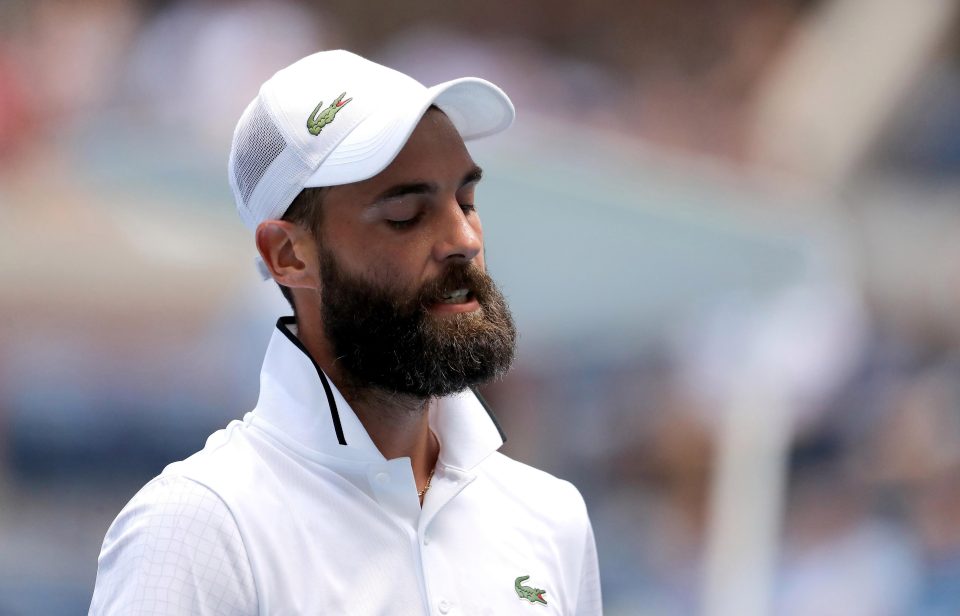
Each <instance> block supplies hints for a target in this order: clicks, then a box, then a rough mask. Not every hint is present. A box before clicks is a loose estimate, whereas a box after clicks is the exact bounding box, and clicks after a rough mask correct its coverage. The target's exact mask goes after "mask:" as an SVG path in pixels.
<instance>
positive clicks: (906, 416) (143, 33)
mask: <svg viewBox="0 0 960 616" xmlns="http://www.w3.org/2000/svg"><path fill="white" fill-rule="evenodd" d="M957 9H958V6H957V3H956V2H953V1H950V0H923V1H920V2H918V1H910V0H819V1H814V0H673V1H670V2H665V1H656V0H629V1H628V0H607V1H605V2H591V1H590V0H530V1H528V2H523V3H514V2H507V1H505V0H486V1H485V2H477V3H454V2H443V1H441V0H408V1H407V2H397V3H393V2H356V1H353V2H350V1H346V0H330V1H328V2H315V3H306V2H292V1H284V2H273V1H270V2H268V1H266V0H261V1H255V0H253V1H246V2H226V1H223V2H221V1H211V0H206V1H194V2H164V1H152V2H150V1H146V0H141V1H134V0H86V1H83V2H81V1H79V0H36V1H26V0H19V1H18V0H2V1H0V614H3V615H20V614H45V615H59V614H84V613H86V608H87V605H88V603H89V598H90V595H91V592H92V587H93V581H94V576H95V572H96V558H97V554H98V550H99V546H100V542H101V540H102V537H103V534H104V533H105V531H106V529H107V526H108V525H109V523H110V521H111V520H112V518H113V517H114V516H115V514H116V513H117V512H118V511H119V509H120V508H121V507H122V505H123V504H124V503H125V502H126V501H127V499H129V498H130V496H131V495H132V494H133V493H134V491H135V490H136V489H137V488H138V487H139V486H140V485H142V483H143V482H144V481H146V480H147V479H148V478H150V477H151V476H153V475H155V474H156V473H158V472H159V471H160V470H161V469H162V468H163V466H164V465H165V464H166V463H167V462H169V461H172V460H174V459H179V458H181V457H183V456H185V455H187V454H189V453H190V452H192V451H194V450H196V449H198V448H200V447H201V446H202V444H203V441H204V439H205V437H206V436H207V435H208V434H209V433H210V432H212V431H213V430H215V429H217V428H218V427H220V426H222V425H224V424H225V423H226V422H227V421H229V420H230V419H231V418H234V417H239V416H240V415H242V413H244V412H245V411H247V410H249V409H250V408H251V407H252V406H253V404H254V402H255V399H256V394H257V377H258V370H259V364H260V361H261V356H262V352H263V350H264V348H265V345H266V342H267V340H268V338H269V336H270V333H271V328H272V326H273V323H274V321H275V319H276V317H277V316H278V315H279V314H281V313H286V312H287V307H286V306H285V304H284V302H283V300H282V298H281V296H280V294H279V292H278V291H277V290H276V288H275V287H274V286H273V285H271V284H268V283H263V282H260V281H259V279H258V277H257V274H256V273H255V269H254V265H253V256H254V248H253V244H252V241H251V239H250V237H249V236H248V234H247V232H246V231H245V230H244V228H243V227H242V225H241V223H240V221H239V219H238V218H237V216H236V214H235V212H234V208H233V205H232V202H231V197H230V193H229V189H228V187H227V181H226V157H227V151H228V146H229V139H230V135H231V132H232V129H233V125H234V122H235V121H236V118H237V117H239V114H240V112H241V110H242V109H243V107H244V106H245V104H246V103H247V101H248V100H249V99H250V98H252V96H253V95H254V93H255V91H256V88H257V87H258V84H259V83H260V82H261V81H262V80H264V79H265V78H266V77H268V76H269V75H270V74H271V73H272V72H273V71H274V70H276V69H277V68H279V67H282V66H284V65H286V64H287V63H289V62H291V61H293V60H294V59H296V58H298V57H300V56H302V55H306V54H307V53H310V52H312V51H314V50H317V49H321V48H336V47H347V48H350V49H352V50H355V51H358V52H360V53H362V54H364V55H367V56H368V57H370V58H372V59H375V60H377V61H380V62H383V63H386V64H388V65H391V66H394V67H396V68H398V69H401V70H404V71H406V72H408V73H410V74H412V75H413V76H415V77H417V78H419V79H420V80H421V81H424V82H426V83H428V84H431V83H435V82H437V81H440V80H443V79H447V78H451V77H455V76H461V75H464V74H472V75H478V76H481V77H485V78H488V79H491V80H493V81H494V82H496V83H498V84H500V85H502V86H503V87H504V89H505V90H506V91H507V92H508V93H509V94H510V95H511V96H512V97H513V99H514V101H515V103H516V104H517V108H518V112H519V113H518V119H517V123H516V125H515V127H514V129H512V130H511V131H509V132H508V133H506V134H505V135H504V136H501V137H498V138H496V139H493V140H490V141H489V142H477V143H476V144H475V146H474V147H473V149H474V151H475V157H476V158H477V160H478V161H479V162H480V163H481V164H482V165H483V166H484V167H485V168H486V170H487V172H488V173H487V178H488V179H486V180H485V181H484V185H483V187H482V190H481V192H480V198H479V201H478V203H479V207H480V211H481V213H482V215H483V217H484V223H485V229H486V236H487V241H488V246H487V250H488V261H489V263H490V267H491V269H492V272H493V274H494V275H495V277H496V278H497V279H498V280H499V281H500V282H501V285H502V287H503V289H504V291H505V292H506V294H507V296H508V297H509V298H510V300H511V303H512V306H513V308H514V311H515V314H516V317H517V319H518V322H519V326H520V330H521V332H522V340H521V352H520V359H519V361H518V365H517V367H516V369H515V370H514V371H513V372H512V373H511V374H510V375H509V377H508V378H507V379H506V380H504V381H503V382H501V383H497V384H494V385H491V386H489V387H488V388H487V389H486V393H487V394H488V398H489V399H490V400H491V402H492V404H493V406H494V408H496V409H497V410H498V415H499V416H500V418H501V420H502V422H503V424H504V425H505V429H506V432H507V433H508V436H509V441H508V443H507V445H506V451H507V452H508V453H509V454H511V455H513V456H515V457H517V458H519V459H521V460H523V461H526V462H529V463H531V464H533V465H536V466H540V467H542V468H545V469H547V470H549V471H551V472H553V473H555V474H557V475H559V476H561V477H564V478H567V479H570V480H572V481H574V482H575V483H576V484H577V485H578V486H579V487H580V489H581V491H582V492H583V493H584V496H585V498H586V500H587V503H588V506H589V508H590V511H591V515H592V519H593V524H594V528H595V530H596V534H597V539H598V545H599V550H600V558H601V569H602V575H603V585H604V593H605V597H604V598H605V611H606V613H607V614H609V615H612V616H618V615H665V616H672V615H683V614H710V615H724V616H726V615H737V616H744V615H745V616H751V615H757V616H760V615H764V614H778V615H779V614H784V615H793V614H796V615H803V616H829V615H833V614H837V615H843V616H876V615H900V614H904V615H906V614H910V615H913V614H919V615H930V616H939V615H947V614H958V613H960V473H958V471H960V353H958V349H960V241H958V240H957V238H958V237H960V181H958V180H960V28H958V26H960V23H958V20H960V15H958V10H957Z"/></svg>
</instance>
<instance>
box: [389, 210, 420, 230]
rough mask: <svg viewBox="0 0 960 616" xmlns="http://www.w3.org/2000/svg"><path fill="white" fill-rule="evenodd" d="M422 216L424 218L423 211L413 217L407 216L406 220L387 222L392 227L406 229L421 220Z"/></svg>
mask: <svg viewBox="0 0 960 616" xmlns="http://www.w3.org/2000/svg"><path fill="white" fill-rule="evenodd" d="M421 218H423V212H420V213H419V214H417V215H416V216H414V217H413V218H407V219H405V220H387V221H386V222H387V224H388V225H390V227H391V228H392V229H396V230H397V231H403V230H404V229H410V228H412V227H413V226H414V225H416V224H417V223H418V222H420V219H421Z"/></svg>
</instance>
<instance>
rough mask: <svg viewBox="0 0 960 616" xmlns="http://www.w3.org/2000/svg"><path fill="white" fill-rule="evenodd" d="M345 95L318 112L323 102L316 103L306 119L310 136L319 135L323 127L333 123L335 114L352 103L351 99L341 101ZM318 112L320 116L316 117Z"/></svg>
mask: <svg viewBox="0 0 960 616" xmlns="http://www.w3.org/2000/svg"><path fill="white" fill-rule="evenodd" d="M346 95H347V93H346V92H344V93H343V94H341V95H340V96H338V97H337V98H335V99H334V100H333V102H332V103H330V106H329V107H327V108H326V109H324V110H323V111H320V107H321V106H323V101H320V102H319V103H317V106H316V107H314V108H313V113H311V114H310V117H309V118H307V130H308V131H310V134H311V135H314V136H316V135H319V134H320V131H322V130H323V127H324V126H326V125H327V124H329V123H330V122H333V119H334V118H336V117H337V112H338V111H340V110H341V109H343V106H344V105H346V104H347V103H349V102H350V101H352V100H353V99H352V98H348V99H347V100H343V97H344V96H346ZM318 111H320V114H319V115H317V112H318Z"/></svg>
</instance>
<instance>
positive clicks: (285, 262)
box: [256, 220, 320, 289]
mask: <svg viewBox="0 0 960 616" xmlns="http://www.w3.org/2000/svg"><path fill="white" fill-rule="evenodd" d="M256 241H257V250H258V251H260V258H261V259H263V263H264V264H265V265H266V266H267V269H268V270H270V274H271V275H272V276H273V279H274V280H276V281H277V282H278V283H280V284H282V285H283V286H285V287H291V288H311V289H317V288H319V286H320V277H319V272H318V268H317V246H316V242H315V240H314V239H313V235H312V234H311V233H310V232H309V231H307V230H306V229H304V228H303V227H301V226H299V225H296V224H294V223H292V222H287V221H285V220H265V221H263V222H261V223H260V224H259V225H257V233H256Z"/></svg>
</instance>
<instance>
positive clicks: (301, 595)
mask: <svg viewBox="0 0 960 616" xmlns="http://www.w3.org/2000/svg"><path fill="white" fill-rule="evenodd" d="M434 490H436V491H435V492H434ZM261 496H262V498H263V499H264V500H265V501H269V503H265V502H262V503H261V507H258V508H257V511H258V512H259V515H257V516H249V517H247V516H245V515H244V514H243V513H240V514H239V517H238V524H239V525H240V527H241V532H242V534H243V536H244V544H245V546H246V548H247V552H248V556H249V558H250V561H251V566H252V568H253V571H254V577H255V580H256V584H257V588H258V600H259V603H260V610H261V613H262V614H337V615H339V614H350V615H365V614H383V615H387V614H390V615H397V614H400V615H406V614H410V615H415V614H439V615H441V616H446V615H448V614H450V615H455V614H464V615H488V614H489V615H494V614H496V615H498V616H499V615H502V614H527V613H530V614H543V615H547V614H570V613H572V611H573V609H572V607H571V606H572V602H571V597H572V596H573V595H572V592H570V591H571V590H574V589H573V588H572V586H573V585H575V583H576V581H575V580H574V579H573V578H574V575H573V573H572V572H571V571H569V570H568V568H569V560H570V559H568V558H567V556H568V555H566V554H565V553H564V552H565V547H564V546H563V545H562V544H561V543H562V542H561V541H560V540H559V538H558V535H557V533H556V532H555V529H553V528H552V527H551V524H550V522H549V520H548V519H543V518H539V519H538V518H537V517H536V516H531V515H530V512H529V511H525V510H524V507H523V506H522V504H520V503H514V502H512V501H510V500H509V499H505V498H503V497H502V495H499V494H498V493H497V491H496V490H495V489H493V488H491V486H488V485H485V484H484V482H483V480H482V479H477V480H475V481H472V482H469V483H467V484H466V485H458V484H457V482H453V481H444V480H443V479H441V480H438V481H437V483H436V484H435V486H434V487H432V488H431V493H430V494H428V495H427V502H426V503H425V507H424V509H423V511H422V513H421V514H420V515H418V516H416V517H415V518H410V517H409V516H406V517H405V516H403V515H397V513H396V512H395V511H393V510H392V509H391V507H390V505H391V502H390V501H389V499H387V500H386V501H385V502H379V500H378V498H377V494H376V493H374V494H372V495H370V494H366V493H363V492H362V491H360V490H357V489H356V488H355V487H354V486H351V485H350V484H349V483H348V482H320V483H317V484H316V485H311V486H309V488H308V487H307V486H305V485H303V484H300V485H298V486H289V485H288V486H277V487H275V489H273V490H271V491H270V493H263V494H262V495H261ZM431 498H433V499H434V500H433V501H430V499H431ZM264 505H267V506H264Z"/></svg>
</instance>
